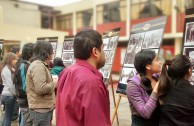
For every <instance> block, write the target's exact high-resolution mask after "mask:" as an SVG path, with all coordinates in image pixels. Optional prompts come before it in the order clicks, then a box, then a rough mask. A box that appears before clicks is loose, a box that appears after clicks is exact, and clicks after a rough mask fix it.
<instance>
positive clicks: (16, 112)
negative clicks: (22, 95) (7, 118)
mask: <svg viewBox="0 0 194 126" xmlns="http://www.w3.org/2000/svg"><path fill="white" fill-rule="evenodd" d="M18 117H19V104H18V102H17V100H16V99H15V102H14V110H13V115H12V120H15V119H17V118H18Z"/></svg>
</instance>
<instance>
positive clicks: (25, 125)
mask: <svg viewBox="0 0 194 126" xmlns="http://www.w3.org/2000/svg"><path fill="white" fill-rule="evenodd" d="M19 125H20V126H32V121H31V120H30V112H29V108H25V109H23V108H21V109H20V119H19Z"/></svg>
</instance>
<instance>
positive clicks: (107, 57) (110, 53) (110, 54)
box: [104, 51, 115, 64]
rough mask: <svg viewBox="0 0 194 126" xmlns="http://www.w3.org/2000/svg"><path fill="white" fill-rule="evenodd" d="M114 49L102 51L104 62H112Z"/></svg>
mask: <svg viewBox="0 0 194 126" xmlns="http://www.w3.org/2000/svg"><path fill="white" fill-rule="evenodd" d="M114 52H115V51H104V53H105V61H106V64H112V62H113V58H114Z"/></svg>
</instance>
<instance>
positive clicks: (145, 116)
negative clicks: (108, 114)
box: [126, 50, 162, 126]
mask: <svg viewBox="0 0 194 126" xmlns="http://www.w3.org/2000/svg"><path fill="white" fill-rule="evenodd" d="M134 66H135V69H136V71H137V73H138V74H137V75H135V76H134V77H132V78H129V80H128V85H127V89H126V93H127V97H128V100H129V104H130V109H131V113H132V116H131V117H132V126H158V124H159V106H158V97H157V88H158V73H159V72H160V71H161V67H162V64H161V61H160V60H159V58H158V56H157V54H156V53H155V52H154V51H151V50H142V51H140V52H138V53H137V54H136V55H135V60H134Z"/></svg>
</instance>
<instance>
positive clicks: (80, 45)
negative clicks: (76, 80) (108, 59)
mask: <svg viewBox="0 0 194 126" xmlns="http://www.w3.org/2000/svg"><path fill="white" fill-rule="evenodd" d="M101 46H102V36H101V35H100V33H98V32H97V31H95V30H90V29H88V30H83V31H80V32H78V33H77V34H76V36H75V38H74V45H73V47H74V56H75V58H78V59H82V60H86V59H88V58H89V57H90V55H91V53H92V49H93V48H94V47H96V48H97V49H98V50H99V51H101Z"/></svg>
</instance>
